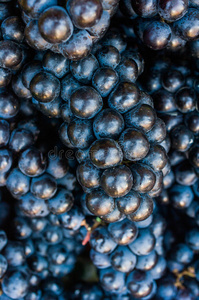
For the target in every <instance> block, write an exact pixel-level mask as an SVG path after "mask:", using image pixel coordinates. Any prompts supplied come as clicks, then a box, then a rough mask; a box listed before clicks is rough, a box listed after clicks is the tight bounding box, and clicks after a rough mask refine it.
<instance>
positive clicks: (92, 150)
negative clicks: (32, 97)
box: [59, 33, 168, 222]
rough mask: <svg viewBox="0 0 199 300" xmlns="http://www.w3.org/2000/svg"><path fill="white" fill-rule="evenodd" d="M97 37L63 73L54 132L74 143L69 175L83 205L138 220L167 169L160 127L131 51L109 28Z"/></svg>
mask: <svg viewBox="0 0 199 300" xmlns="http://www.w3.org/2000/svg"><path fill="white" fill-rule="evenodd" d="M104 43H105V44H106V46H102V47H98V50H97V51H96V53H95V56H93V57H91V56H89V57H88V58H86V59H84V60H82V61H81V62H78V63H72V65H71V73H72V75H73V76H74V77H75V78H74V77H72V76H71V75H70V78H68V76H67V81H65V78H64V79H63V80H64V81H65V83H68V84H67V85H65V84H64V86H62V90H61V97H62V98H63V99H64V100H65V101H66V102H67V104H66V105H68V108H67V110H68V111H70V116H68V115H67V117H65V123H63V124H62V125H61V127H60V130H59V134H60V138H61V140H62V142H63V143H64V144H65V145H66V146H67V147H69V148H75V149H77V152H76V157H77V160H78V161H79V163H80V165H79V166H78V168H77V178H78V180H79V182H80V184H81V185H82V187H83V189H84V190H85V192H86V199H85V201H86V205H87V207H88V209H89V210H90V212H91V213H92V214H94V215H96V216H100V217H101V218H102V219H103V220H105V221H107V222H115V221H118V220H120V219H121V218H123V217H124V216H125V215H128V217H129V218H130V219H131V220H132V221H141V220H144V219H145V218H147V217H148V216H149V215H150V214H151V213H152V210H153V203H152V199H151V196H156V195H158V194H159V192H160V191H161V187H162V178H163V174H164V175H166V173H167V171H166V173H165V172H164V170H165V168H166V166H167V164H168V162H167V155H166V151H165V149H164V145H163V146H162V143H164V139H165V138H166V128H165V125H164V123H163V122H162V121H161V120H160V119H159V118H157V116H156V113H155V111H154V109H153V103H152V100H151V98H150V97H149V95H147V94H145V93H144V92H143V91H142V90H140V89H139V87H138V86H136V85H135V81H136V79H137V77H138V75H140V74H141V72H142V70H143V65H142V59H141V58H140V55H139V53H136V52H135V50H131V49H128V48H126V44H125V41H124V40H121V38H120V36H119V35H115V34H114V33H112V34H111V33H109V35H108V36H106V37H105V40H104ZM113 45H115V47H114V46H113ZM110 56H111V58H112V60H110V59H109V57H110ZM96 58H97V59H96ZM91 62H92V64H91ZM75 65H76V66H75ZM84 65H89V66H90V69H89V71H90V73H89V76H87V78H86V80H85V78H84V76H83V78H81V77H80V75H79V74H78V73H77V71H78V70H79V71H81V70H84ZM91 66H92V67H91ZM87 71H88V69H87ZM81 73H82V71H81ZM87 75H88V74H87ZM85 83H87V84H89V85H85ZM69 87H70V88H69ZM66 105H65V106H64V108H66ZM162 170H163V171H162Z"/></svg>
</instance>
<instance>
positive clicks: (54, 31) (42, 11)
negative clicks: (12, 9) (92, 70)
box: [18, 0, 119, 61]
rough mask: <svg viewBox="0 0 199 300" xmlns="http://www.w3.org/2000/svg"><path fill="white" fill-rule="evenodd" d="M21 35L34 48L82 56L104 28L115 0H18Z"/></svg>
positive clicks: (115, 4) (71, 57) (69, 55)
mask: <svg viewBox="0 0 199 300" xmlns="http://www.w3.org/2000/svg"><path fill="white" fill-rule="evenodd" d="M18 3H19V6H20V9H21V10H22V15H21V16H22V19H23V21H24V23H25V28H24V36H25V40H26V42H27V43H28V45H29V46H30V47H31V48H33V49H36V50H39V51H45V50H47V49H51V50H52V51H53V52H55V53H61V54H62V55H64V56H65V57H67V58H69V59H71V60H75V61H76V60H80V59H82V58H84V57H86V56H87V55H88V54H89V53H90V51H91V49H92V47H93V45H94V43H96V42H97V41H98V40H100V39H101V38H102V37H103V35H104V34H105V32H106V31H107V29H108V27H109V24H110V18H111V16H112V15H113V14H114V13H115V11H116V10H117V7H118V3H119V1H118V0H111V1H107V0H102V1H100V0H87V1H85V0H70V1H66V2H65V3H63V4H61V5H60V4H59V1H57V0H50V1H49V0H45V1H36V2H35V1H33V0H32V1H28V0H25V1H24V0H19V1H18Z"/></svg>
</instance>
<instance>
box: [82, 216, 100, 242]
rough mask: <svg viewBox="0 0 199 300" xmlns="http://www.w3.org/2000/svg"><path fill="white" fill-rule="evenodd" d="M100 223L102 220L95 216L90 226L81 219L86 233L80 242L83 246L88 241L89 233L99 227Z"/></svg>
mask: <svg viewBox="0 0 199 300" xmlns="http://www.w3.org/2000/svg"><path fill="white" fill-rule="evenodd" d="M101 223H102V220H101V219H100V218H96V219H95V222H94V224H93V226H92V227H90V226H89V225H88V223H87V222H86V220H83V221H82V224H81V225H82V226H84V227H85V228H86V229H87V234H86V236H85V238H84V240H83V242H82V245H83V246H85V245H86V244H87V243H88V242H89V241H90V238H91V233H92V232H93V230H95V229H96V228H97V227H99V226H100V224H101Z"/></svg>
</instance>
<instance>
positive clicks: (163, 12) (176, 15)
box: [120, 0, 199, 51]
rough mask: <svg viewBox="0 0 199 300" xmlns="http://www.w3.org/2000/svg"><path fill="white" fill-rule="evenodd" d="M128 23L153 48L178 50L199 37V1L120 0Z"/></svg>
mask: <svg viewBox="0 0 199 300" xmlns="http://www.w3.org/2000/svg"><path fill="white" fill-rule="evenodd" d="M120 10H121V12H122V14H123V15H124V16H125V17H128V18H129V24H128V27H131V28H133V30H134V32H130V35H131V36H133V35H134V34H136V35H137V37H138V38H139V39H140V40H141V41H142V42H143V43H144V44H145V45H146V46H147V47H149V48H151V49H152V50H162V49H164V48H168V49H169V50H172V51H179V50H180V49H181V48H184V47H185V45H186V43H187V42H192V41H195V40H198V39H199V4H198V1H189V0H138V1H132V0H121V1H120Z"/></svg>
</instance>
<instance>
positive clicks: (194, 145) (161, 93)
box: [147, 60, 199, 209]
mask: <svg viewBox="0 0 199 300" xmlns="http://www.w3.org/2000/svg"><path fill="white" fill-rule="evenodd" d="M158 64H160V62H159V63H157V65H158ZM156 68H157V66H153V67H152V70H151V72H152V73H153V74H154V77H153V79H151V81H150V80H149V81H148V82H147V88H148V91H149V92H150V94H151V96H152V98H153V101H154V107H155V109H156V111H157V113H158V115H159V117H160V118H161V119H162V120H163V121H164V123H165V125H166V128H167V133H168V135H169V139H170V147H171V149H170V151H169V153H168V156H169V159H170V163H171V166H172V170H171V171H170V172H169V173H168V174H167V175H166V176H165V177H164V180H163V181H164V190H163V191H162V194H161V195H160V201H163V202H167V201H171V203H172V204H173V205H174V206H175V207H176V208H179V209H185V208H188V207H189V206H190V205H191V203H192V201H193V200H194V192H195V191H196V197H197V185H198V177H199V173H198V168H199V159H198V158H199V142H198V135H199V112H198V99H197V98H198V90H197V77H196V76H195V74H194V72H193V71H191V70H190V68H189V67H188V66H182V65H173V67H172V68H170V67H169V65H168V64H167V62H166V61H165V62H164V60H163V61H162V70H161V72H160V73H159V74H158V76H156Z"/></svg>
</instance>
